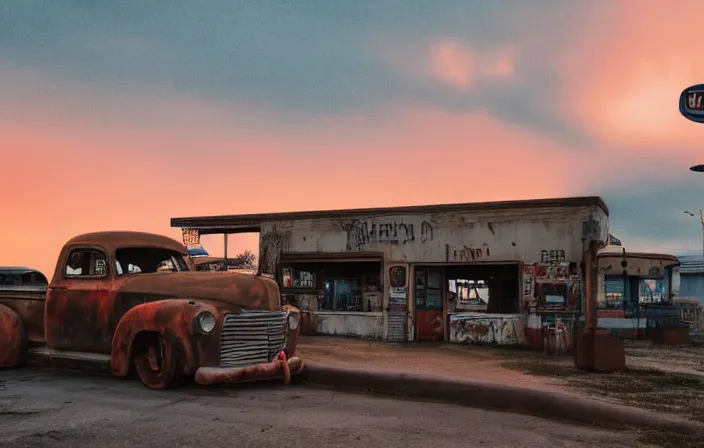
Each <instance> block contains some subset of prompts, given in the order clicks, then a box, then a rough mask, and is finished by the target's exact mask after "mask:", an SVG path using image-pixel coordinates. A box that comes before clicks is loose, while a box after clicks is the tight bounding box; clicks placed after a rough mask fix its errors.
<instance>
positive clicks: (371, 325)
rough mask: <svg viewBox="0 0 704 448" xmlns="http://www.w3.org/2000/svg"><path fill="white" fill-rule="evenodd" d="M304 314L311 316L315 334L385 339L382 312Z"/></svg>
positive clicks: (312, 312)
mask: <svg viewBox="0 0 704 448" xmlns="http://www.w3.org/2000/svg"><path fill="white" fill-rule="evenodd" d="M304 314H305V315H308V316H310V317H309V319H310V322H313V323H314V324H315V328H314V331H315V333H313V334H319V335H329V336H356V337H360V338H363V339H383V337H384V317H383V314H382V313H381V312H368V313H364V312H354V311H340V312H336V311H310V312H307V313H304ZM309 334H310V333H309Z"/></svg>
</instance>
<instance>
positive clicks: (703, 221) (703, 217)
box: [684, 165, 704, 256]
mask: <svg viewBox="0 0 704 448" xmlns="http://www.w3.org/2000/svg"><path fill="white" fill-rule="evenodd" d="M699 166H702V167H703V169H704V165H699ZM692 168H694V167H692ZM692 171H694V170H692ZM684 212H685V213H686V214H688V215H689V216H697V215H695V214H694V213H692V212H690V211H687V210H685V211H684ZM699 221H700V222H701V224H702V255H703V256H704V213H702V209H699Z"/></svg>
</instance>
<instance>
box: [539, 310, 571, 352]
mask: <svg viewBox="0 0 704 448" xmlns="http://www.w3.org/2000/svg"><path fill="white" fill-rule="evenodd" d="M543 337H544V342H543V344H544V349H545V353H547V354H548V355H558V356H560V355H569V354H571V353H572V326H571V325H567V324H565V323H564V322H563V321H562V319H561V318H559V317H558V318H557V319H556V320H555V322H554V323H552V324H547V325H545V327H544V328H543Z"/></svg>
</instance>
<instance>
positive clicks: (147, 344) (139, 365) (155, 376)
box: [132, 332, 183, 389]
mask: <svg viewBox="0 0 704 448" xmlns="http://www.w3.org/2000/svg"><path fill="white" fill-rule="evenodd" d="M175 345H176V344H174V342H173V340H172V338H169V337H168V336H167V337H164V336H163V335H161V334H159V333H156V332H142V333H139V334H138V335H137V336H136V337H135V341H134V348H133V351H132V353H133V355H134V356H133V362H134V368H135V371H136V372H137V376H138V377H139V379H140V380H141V381H142V383H143V384H144V385H145V386H146V387H148V388H150V389H168V388H170V387H175V386H177V385H178V384H180V382H181V379H182V377H183V374H182V372H181V363H180V362H179V353H178V350H177V347H175Z"/></svg>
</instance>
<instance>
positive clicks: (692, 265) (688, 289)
mask: <svg viewBox="0 0 704 448" xmlns="http://www.w3.org/2000/svg"><path fill="white" fill-rule="evenodd" d="M677 258H678V259H679V261H680V291H679V295H680V297H688V298H693V299H700V300H702V301H704V257H703V256H701V255H680V256H679V257H677Z"/></svg>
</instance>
